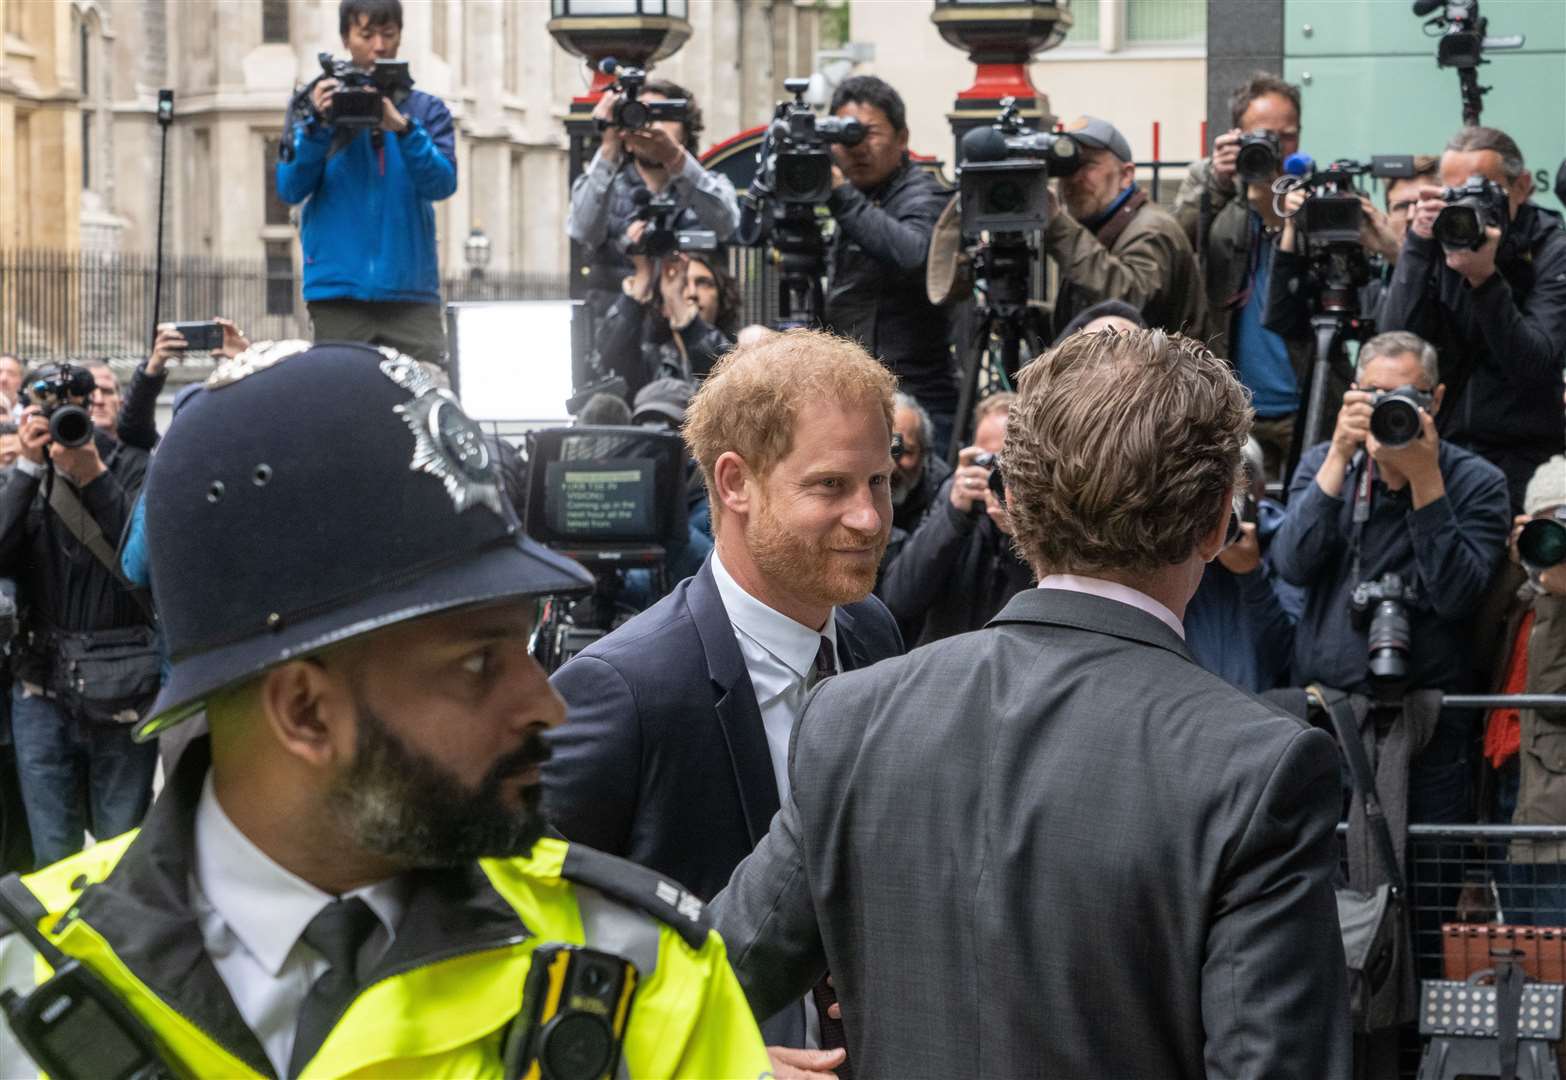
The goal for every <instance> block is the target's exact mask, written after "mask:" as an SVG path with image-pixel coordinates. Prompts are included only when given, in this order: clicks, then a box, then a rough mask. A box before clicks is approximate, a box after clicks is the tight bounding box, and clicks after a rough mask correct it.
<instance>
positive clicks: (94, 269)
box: [0, 249, 567, 361]
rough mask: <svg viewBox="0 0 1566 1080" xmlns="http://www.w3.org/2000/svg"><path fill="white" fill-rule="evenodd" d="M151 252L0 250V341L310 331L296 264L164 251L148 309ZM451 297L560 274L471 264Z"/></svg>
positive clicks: (141, 348)
mask: <svg viewBox="0 0 1566 1080" xmlns="http://www.w3.org/2000/svg"><path fill="white" fill-rule="evenodd" d="M155 273H156V265H155V260H154V259H153V257H152V256H151V255H147V254H141V253H134V252H132V253H123V252H95V251H52V250H40V249H9V250H0V349H3V350H6V351H9V352H16V353H17V354H18V355H20V356H21V357H22V358H23V359H24V360H27V361H39V360H59V359H80V358H85V357H95V356H108V357H139V356H141V355H143V354H144V353H145V352H146V350H147V347H148V344H149V343H150V341H151V329H152V327H153V326H154V325H155V324H156V323H157V322H158V321H160V318H161V320H194V319H210V318H212V317H213V316H217V315H221V316H224V317H226V318H230V319H233V320H234V321H235V322H236V323H238V324H239V326H240V328H241V329H243V330H244V331H245V333H246V334H247V335H248V336H249V337H250V339H251V340H252V341H261V340H265V339H268V338H286V337H308V336H309V333H310V322H309V315H308V312H307V311H306V309H305V304H304V301H303V300H302V299H301V297H300V295H299V280H298V278H297V277H296V276H295V274H294V272H293V270H292V268H289V269H287V271H286V272H284V271H282V270H278V269H276V268H275V266H274V267H269V265H268V262H267V261H266V260H265V259H248V260H247V259H209V258H205V257H200V256H180V257H176V258H167V259H165V261H164V271H163V273H164V280H163V298H162V311H161V313H160V317H154V315H153V311H152V295H153V280H154V276H155ZM442 294H443V297H444V299H447V300H551V299H561V298H564V297H565V296H566V295H567V284H566V279H565V277H564V276H562V275H556V274H525V273H517V274H514V273H498V272H490V273H483V274H477V273H470V274H463V275H452V276H448V277H446V278H445V279H444V281H443V282H442Z"/></svg>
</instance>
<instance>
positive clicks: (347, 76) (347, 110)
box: [316, 53, 413, 128]
mask: <svg viewBox="0 0 1566 1080" xmlns="http://www.w3.org/2000/svg"><path fill="white" fill-rule="evenodd" d="M316 59H317V60H318V61H320V64H321V74H322V75H324V76H325V77H326V78H328V79H336V80H337V89H336V90H335V91H334V92H333V93H332V106H331V108H330V109H328V110H327V114H326V119H327V122H328V123H330V124H331V125H332V126H333V127H347V128H374V127H379V126H380V123H381V117H382V116H383V115H384V114H385V109H384V107H383V106H382V105H381V99H382V98H386V97H389V98H391V99H392V104H394V105H396V104H399V103H401V102H402V100H403V99H405V98H406V97H407V95H408V91H410V90H412V89H413V79H412V77H411V76H410V75H409V74H408V62H407V61H406V60H377V61H375V69H374V70H373V71H369V72H365V71H360V70H359V69H358V68H356V67H354V66H353V64H351V63H350V62H348V61H347V60H338V59H336V58H334V57H333V56H332V54H331V53H318V54H317V55H316Z"/></svg>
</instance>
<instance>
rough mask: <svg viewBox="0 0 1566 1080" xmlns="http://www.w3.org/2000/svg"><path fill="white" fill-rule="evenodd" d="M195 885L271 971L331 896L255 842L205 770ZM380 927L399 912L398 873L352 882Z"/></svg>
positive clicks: (390, 934) (390, 929)
mask: <svg viewBox="0 0 1566 1080" xmlns="http://www.w3.org/2000/svg"><path fill="white" fill-rule="evenodd" d="M195 877H196V884H197V885H198V886H199V887H200V889H201V892H202V893H203V894H204V896H205V897H206V900H207V902H208V903H210V904H211V905H212V907H213V909H214V910H215V911H216V912H217V913H218V915H219V916H221V917H222V919H223V921H224V922H225V923H226V924H227V925H228V928H229V929H230V930H232V931H233V933H234V936H235V937H236V938H238V939H239V942H240V944H241V945H243V946H244V947H245V948H246V949H247V950H248V951H249V952H250V954H251V955H252V956H254V957H255V958H256V961H257V962H258V963H259V964H260V965H261V966H262V967H263V968H265V969H266V970H267V972H268V973H269V974H270V975H272V977H274V978H276V977H277V974H278V972H279V971H281V970H282V967H283V962H284V961H285V960H287V959H288V954H289V952H290V951H291V950H292V949H293V947H294V945H295V943H297V942H298V941H299V938H300V935H302V934H303V933H304V930H305V927H306V926H308V925H309V923H310V920H311V919H313V918H315V916H316V914H317V913H319V912H320V910H321V909H322V908H323V907H325V906H326V905H327V904H329V903H331V902H332V900H334V899H335V897H333V896H332V895H331V894H330V893H328V892H325V891H323V890H321V889H318V888H316V887H315V886H314V885H312V884H310V883H309V882H308V881H305V880H304V879H303V878H301V877H298V876H296V875H294V874H292V873H290V872H289V871H288V870H285V869H284V868H283V867H282V866H280V865H278V864H277V863H276V862H275V861H273V859H272V858H271V857H270V856H269V855H267V854H266V852H264V851H262V850H261V849H260V848H258V847H256V845H255V844H253V843H252V842H251V840H250V838H249V837H248V836H246V835H245V834H244V833H242V832H240V830H239V827H238V826H237V825H235V824H234V823H233V821H231V820H229V816H228V815H227V814H226V813H224V812H223V808H222V806H220V805H219V804H218V800H217V795H216V793H215V792H214V791H213V788H212V775H211V774H210V773H208V774H207V779H206V782H205V783H204V784H203V785H202V787H201V799H200V801H199V802H198V803H197V804H196V824H195ZM347 895H349V896H358V897H362V898H363V899H364V902H365V903H366V904H368V905H369V906H370V910H372V911H374V912H375V914H376V916H377V917H378V918H379V919H380V920H381V925H382V926H383V927H385V929H386V934H387V941H388V943H389V942H390V941H391V940H392V939H393V938H394V937H395V936H396V933H397V924H398V923H399V922H400V921H401V919H402V909H403V904H404V900H405V886H404V883H403V882H402V880H401V879H399V878H393V879H391V880H390V881H382V882H377V883H376V884H374V885H367V886H365V887H363V888H360V889H354V890H353V891H352V892H351V893H348V894H347Z"/></svg>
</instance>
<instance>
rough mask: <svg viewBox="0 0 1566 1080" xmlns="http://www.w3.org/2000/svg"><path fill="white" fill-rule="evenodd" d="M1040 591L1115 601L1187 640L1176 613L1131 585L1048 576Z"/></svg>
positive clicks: (1069, 575) (1045, 577)
mask: <svg viewBox="0 0 1566 1080" xmlns="http://www.w3.org/2000/svg"><path fill="white" fill-rule="evenodd" d="M1039 588H1041V589H1059V590H1061V591H1062V592H1075V593H1087V594H1088V595H1089V596H1102V597H1103V598H1104V599H1105V600H1114V601H1115V602H1117V603H1121V604H1128V605H1130V606H1131V607H1134V608H1136V609H1137V610H1138V611H1145V612H1147V613H1148V614H1149V615H1151V616H1152V617H1153V618H1155V619H1157V620H1158V621H1159V622H1161V623H1163V624H1164V625H1165V626H1167V627H1169V629H1171V630H1173V631H1174V632H1175V633H1177V634H1179V635H1180V640H1181V641H1184V640H1185V625H1184V624H1183V623H1181V622H1180V620H1179V619H1177V618H1175V613H1174V612H1172V611H1170V610H1169V609H1168V608H1166V607H1164V605H1163V604H1160V603H1159V602H1158V601H1157V600H1154V599H1153V598H1152V597H1151V596H1148V595H1147V594H1146V593H1145V592H1143V591H1142V590H1140V589H1133V588H1132V587H1131V586H1129V585H1122V584H1120V582H1118V581H1105V580H1104V579H1103V578H1096V577H1084V576H1083V575H1081V574H1046V575H1045V576H1044V580H1042V581H1040V582H1039Z"/></svg>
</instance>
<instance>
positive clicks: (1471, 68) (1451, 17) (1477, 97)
mask: <svg viewBox="0 0 1566 1080" xmlns="http://www.w3.org/2000/svg"><path fill="white" fill-rule="evenodd" d="M1437 8H1440V9H1441V10H1440V13H1439V14H1437V15H1435V16H1434V17H1432V18H1430V19H1427V20H1426V21H1425V33H1426V34H1431V35H1432V36H1434V37H1437V38H1439V39H1440V40H1438V41H1437V42H1436V64H1437V65H1438V66H1440V67H1444V68H1453V69H1455V70H1456V71H1457V77H1458V82H1459V84H1460V86H1461V88H1462V95H1463V123H1464V124H1466V125H1468V126H1474V125H1477V124H1478V123H1479V114H1480V111H1481V110H1482V109H1483V107H1484V95H1485V94H1486V93H1487V92H1488V91H1489V89H1490V88H1489V87H1488V86H1480V85H1479V77H1478V67H1479V65H1480V64H1488V63H1489V61H1488V60H1486V59H1485V58H1484V50H1486V49H1520V48H1522V47H1523V43H1524V40H1525V39H1524V38H1523V36H1522V35H1521V34H1513V35H1510V36H1507V37H1490V36H1489V28H1490V20H1488V19H1486V18H1483V17H1482V16H1480V14H1479V0H1414V14H1415V15H1419V16H1421V17H1423V16H1425V15H1429V14H1430V13H1431V12H1433V11H1435V10H1436V9H1437ZM1432 31H1433V34H1432Z"/></svg>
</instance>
